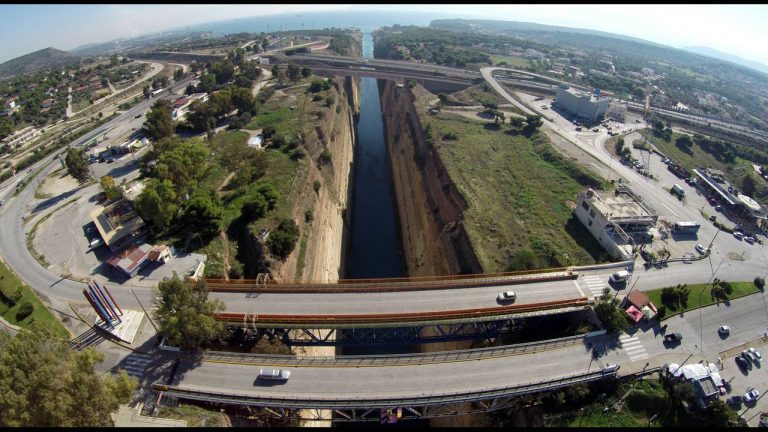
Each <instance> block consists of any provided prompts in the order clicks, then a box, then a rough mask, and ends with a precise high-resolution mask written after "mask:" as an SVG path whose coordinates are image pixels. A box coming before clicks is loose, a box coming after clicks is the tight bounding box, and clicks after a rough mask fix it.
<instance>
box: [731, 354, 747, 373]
mask: <svg viewBox="0 0 768 432" xmlns="http://www.w3.org/2000/svg"><path fill="white" fill-rule="evenodd" d="M734 359H735V360H736V365H737V366H739V368H741V369H743V370H747V369H749V361H748V360H747V359H745V358H744V357H742V356H740V355H738V356H736V357H734Z"/></svg>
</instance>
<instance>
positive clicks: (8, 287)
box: [0, 262, 70, 338]
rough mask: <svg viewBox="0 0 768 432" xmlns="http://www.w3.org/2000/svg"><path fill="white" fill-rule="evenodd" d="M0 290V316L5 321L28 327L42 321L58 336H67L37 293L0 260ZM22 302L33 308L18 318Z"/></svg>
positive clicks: (66, 332)
mask: <svg viewBox="0 0 768 432" xmlns="http://www.w3.org/2000/svg"><path fill="white" fill-rule="evenodd" d="M0 291H2V299H0V300H2V301H0V316H2V317H3V318H4V319H5V320H6V321H8V322H10V323H11V324H15V325H17V326H19V327H21V328H29V327H30V325H31V324H32V323H33V322H37V323H41V322H44V323H46V324H49V325H50V326H51V327H52V328H53V329H54V331H55V332H56V334H57V335H59V336H60V337H62V338H69V336H70V335H69V332H68V331H67V330H66V329H65V328H64V326H62V325H61V323H60V322H59V321H58V320H57V319H56V317H54V316H53V315H52V314H51V313H50V312H49V311H48V309H47V308H46V307H45V306H44V305H43V303H42V302H41V301H40V299H39V298H38V297H37V295H35V293H34V292H33V291H32V290H31V289H30V288H29V287H28V286H27V285H26V284H24V283H23V282H21V281H20V280H19V278H17V277H16V274H14V273H13V272H12V271H11V270H10V269H9V268H8V266H6V265H5V263H2V262H0ZM13 301H15V302H16V304H15V305H12V304H11V303H12V302H13ZM24 303H30V304H31V305H32V306H33V308H34V309H33V311H32V313H31V314H30V315H29V316H27V317H26V318H24V319H21V320H19V319H17V317H16V314H17V312H18V311H19V308H20V307H21V305H22V304H24Z"/></svg>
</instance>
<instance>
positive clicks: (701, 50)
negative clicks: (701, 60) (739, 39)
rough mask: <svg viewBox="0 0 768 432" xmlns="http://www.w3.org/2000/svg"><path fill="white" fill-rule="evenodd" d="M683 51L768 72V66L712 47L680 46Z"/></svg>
mask: <svg viewBox="0 0 768 432" xmlns="http://www.w3.org/2000/svg"><path fill="white" fill-rule="evenodd" d="M682 49H684V50H685V51H689V52H692V53H696V54H701V55H705V56H707V57H713V58H716V59H718V60H725V61H728V62H731V63H736V64H737V65H741V66H746V67H748V68H751V69H754V70H756V71H760V72H762V73H766V74H768V66H766V65H764V64H762V63H760V62H756V61H752V60H745V59H743V58H741V57H739V56H735V55H733V54H728V53H724V52H722V51H718V50H716V49H714V48H709V47H703V46H692V47H685V48H682Z"/></svg>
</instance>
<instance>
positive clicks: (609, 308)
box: [595, 288, 627, 332]
mask: <svg viewBox="0 0 768 432" xmlns="http://www.w3.org/2000/svg"><path fill="white" fill-rule="evenodd" d="M595 314H596V315H597V317H598V318H599V319H600V321H601V322H602V323H603V327H605V329H606V330H607V331H608V332H613V331H616V330H621V329H623V328H624V327H626V326H627V317H626V315H625V314H624V311H623V310H621V308H620V307H619V300H618V299H616V298H611V295H610V290H609V289H608V288H606V289H605V290H604V291H603V295H602V297H600V300H598V302H597V304H596V305H595Z"/></svg>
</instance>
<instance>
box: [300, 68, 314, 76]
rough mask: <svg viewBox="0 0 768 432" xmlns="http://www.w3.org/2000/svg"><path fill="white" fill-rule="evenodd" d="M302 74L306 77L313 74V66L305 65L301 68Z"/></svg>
mask: <svg viewBox="0 0 768 432" xmlns="http://www.w3.org/2000/svg"><path fill="white" fill-rule="evenodd" d="M301 76H302V77H304V78H309V77H310V76H312V68H311V67H306V66H305V67H303V68H301Z"/></svg>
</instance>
